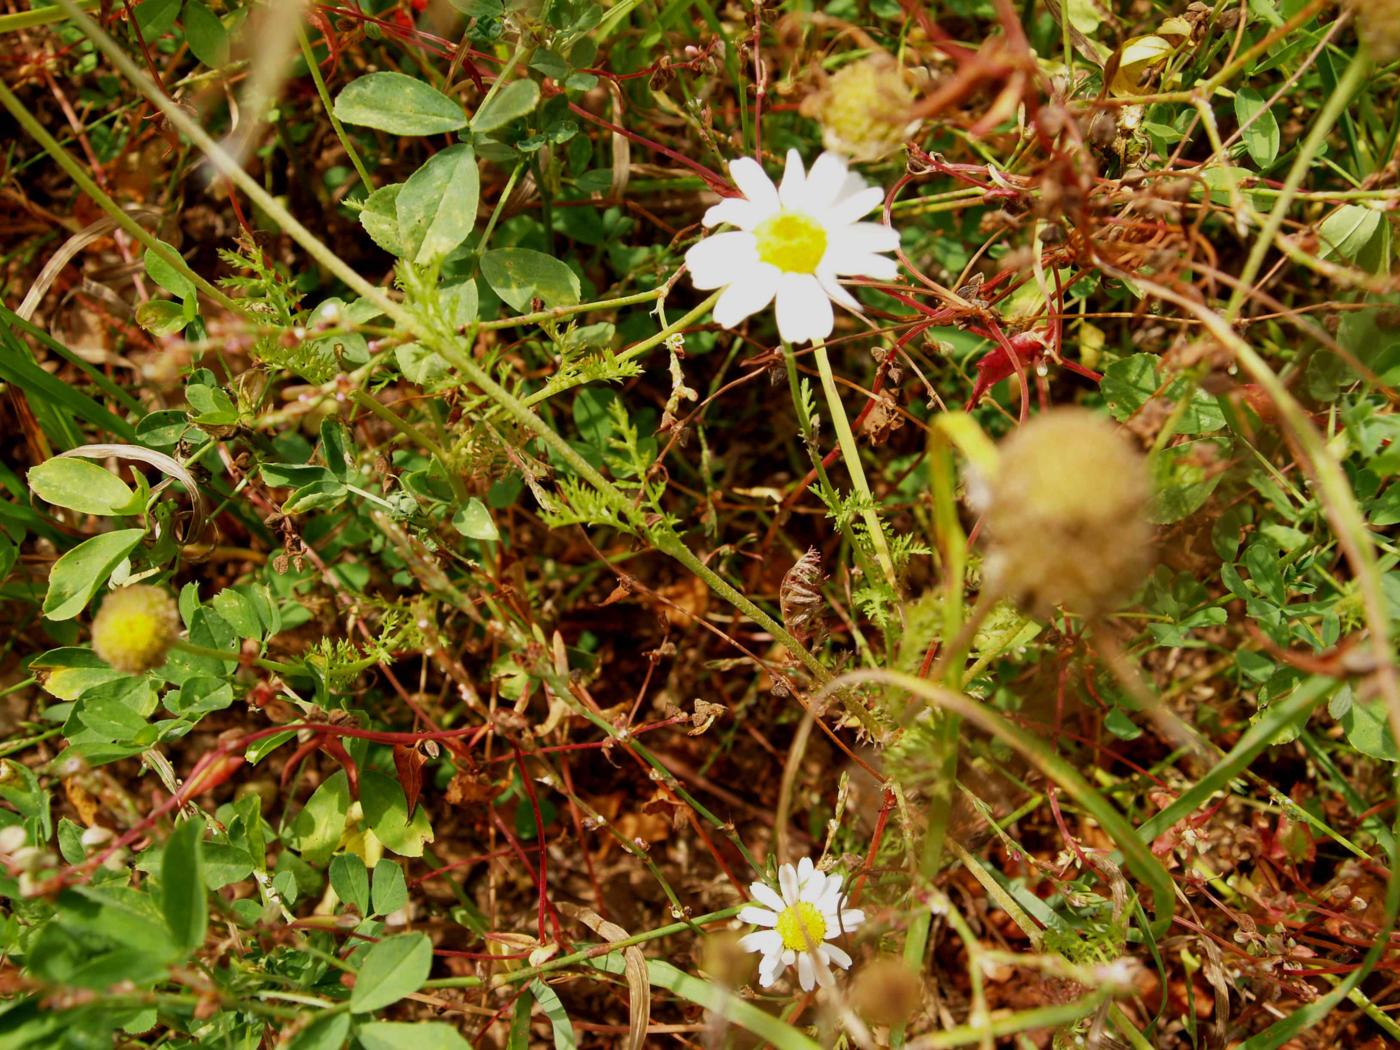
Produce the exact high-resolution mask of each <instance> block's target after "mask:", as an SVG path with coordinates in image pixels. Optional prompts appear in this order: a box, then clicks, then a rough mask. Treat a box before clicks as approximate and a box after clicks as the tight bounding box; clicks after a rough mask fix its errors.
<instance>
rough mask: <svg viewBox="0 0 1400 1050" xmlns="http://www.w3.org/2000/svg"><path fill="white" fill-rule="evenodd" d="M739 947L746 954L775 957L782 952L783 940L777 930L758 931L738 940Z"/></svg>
mask: <svg viewBox="0 0 1400 1050" xmlns="http://www.w3.org/2000/svg"><path fill="white" fill-rule="evenodd" d="M739 947H740V948H742V949H743V950H744V951H746V952H762V953H763V954H764V955H777V954H778V953H779V952H781V951H782V950H783V938H782V937H781V936H780V935H779V934H778V931H777V930H758V931H756V932H754V933H749V934H745V935H744V936H743V937H740V938H739Z"/></svg>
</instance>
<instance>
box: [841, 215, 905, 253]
mask: <svg viewBox="0 0 1400 1050" xmlns="http://www.w3.org/2000/svg"><path fill="white" fill-rule="evenodd" d="M826 239H827V251H830V252H836V253H839V254H840V255H843V256H844V255H850V254H854V253H856V252H892V251H894V250H895V249H896V248H898V247H899V231H898V230H896V229H894V228H893V227H891V226H886V225H884V224H883V223H878V222H853V223H851V224H850V225H849V226H838V227H836V228H835V229H831V230H828V231H827V233H826Z"/></svg>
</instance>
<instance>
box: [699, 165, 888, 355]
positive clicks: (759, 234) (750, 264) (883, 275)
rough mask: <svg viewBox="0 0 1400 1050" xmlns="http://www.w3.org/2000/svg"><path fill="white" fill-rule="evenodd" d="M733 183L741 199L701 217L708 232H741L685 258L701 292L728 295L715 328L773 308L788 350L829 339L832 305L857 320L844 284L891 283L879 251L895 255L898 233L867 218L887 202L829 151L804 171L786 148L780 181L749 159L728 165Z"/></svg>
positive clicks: (856, 306)
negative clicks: (852, 280)
mask: <svg viewBox="0 0 1400 1050" xmlns="http://www.w3.org/2000/svg"><path fill="white" fill-rule="evenodd" d="M729 175H730V178H732V179H733V180H734V185H735V186H737V187H738V188H739V191H740V192H741V193H742V194H743V196H742V197H730V198H729V199H727V200H723V201H720V203H718V204H716V205H715V206H714V207H712V208H711V209H710V210H709V211H707V212H706V213H705V219H704V223H705V225H706V226H718V225H719V224H720V223H727V224H728V225H730V226H733V227H735V229H733V230H731V231H727V232H725V233H717V234H714V235H712V236H710V237H706V238H705V239H704V240H702V241H701V242H700V243H699V244H697V245H695V247H693V248H691V249H690V251H688V252H686V254H685V264H686V267H687V269H689V270H690V278H691V280H692V281H693V282H694V284H695V287H696V288H700V289H706V290H708V289H711V288H723V289H724V293H723V294H722V295H721V296H720V297H719V301H718V302H716V303H715V312H714V317H715V320H716V321H717V322H718V323H719V324H721V325H723V326H724V327H725V328H733V327H734V326H735V325H737V324H738V323H739V322H740V321H742V320H743V319H744V318H745V317H748V316H749V315H750V314H755V313H757V312H758V311H760V310H762V309H764V308H765V307H766V306H767V305H768V304H769V303H771V302H774V301H775V300H776V302H777V314H778V334H779V335H781V336H782V337H783V339H784V341H786V342H789V343H806V342H811V341H812V340H814V339H825V338H826V337H827V336H829V335H830V334H831V329H832V326H833V325H834V324H835V318H834V316H833V315H832V310H831V304H832V302H833V301H835V302H837V303H840V304H841V305H842V306H844V307H845V308H846V309H848V310H852V311H855V312H856V313H859V312H860V303H858V302H857V301H856V299H855V297H854V296H852V295H851V293H850V292H848V291H846V289H845V288H843V287H841V285H840V284H839V283H838V282H837V278H838V277H842V276H844V277H872V278H875V279H876V280H882V281H888V280H893V279H894V277H895V276H896V275H897V274H898V272H899V266H898V264H897V263H896V262H895V261H894V260H893V259H891V258H889V257H888V256H885V255H882V254H881V253H882V252H889V251H893V250H894V249H895V248H898V247H899V233H898V232H897V231H895V230H894V229H892V228H890V227H889V226H885V225H883V224H881V223H878V222H861V221H860V219H861V217H862V216H864V215H866V214H868V213H869V212H870V211H872V210H873V209H874V208H876V207H878V206H879V204H880V202H881V201H882V200H884V196H885V193H884V190H882V189H880V187H878V186H867V185H866V183H865V180H864V179H862V178H861V177H860V176H859V175H857V174H855V173H854V172H852V171H850V170H848V169H847V167H846V161H845V159H844V158H843V157H841V156H840V155H839V154H836V153H823V154H822V155H821V156H820V157H818V158H817V159H816V161H815V162H814V163H813V164H812V170H811V171H804V170H803V167H802V158H801V156H800V155H799V154H798V152H797V150H795V149H794V150H788V155H787V168H786V170H784V172H783V180H782V183H781V184H780V185H778V186H774V185H773V181H772V180H771V179H770V178H769V177H768V176H767V175H766V174H764V171H763V168H762V167H761V166H760V165H759V163H758V162H757V161H756V160H753V159H752V158H750V157H741V158H739V159H738V160H735V161H731V162H730V165H729Z"/></svg>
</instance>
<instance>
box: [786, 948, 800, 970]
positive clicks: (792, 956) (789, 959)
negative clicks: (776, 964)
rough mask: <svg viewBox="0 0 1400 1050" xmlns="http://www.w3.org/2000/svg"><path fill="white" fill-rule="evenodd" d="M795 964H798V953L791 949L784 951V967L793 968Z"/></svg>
mask: <svg viewBox="0 0 1400 1050" xmlns="http://www.w3.org/2000/svg"><path fill="white" fill-rule="evenodd" d="M795 962H797V953H796V952H795V951H793V950H792V949H791V948H786V949H784V951H783V965H784V966H791V965H792V964H793V963H795Z"/></svg>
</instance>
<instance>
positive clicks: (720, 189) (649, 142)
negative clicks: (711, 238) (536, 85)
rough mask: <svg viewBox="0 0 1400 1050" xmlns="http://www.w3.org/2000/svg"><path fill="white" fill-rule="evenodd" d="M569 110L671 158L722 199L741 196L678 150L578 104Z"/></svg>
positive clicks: (570, 105)
mask: <svg viewBox="0 0 1400 1050" xmlns="http://www.w3.org/2000/svg"><path fill="white" fill-rule="evenodd" d="M569 109H571V110H572V111H573V112H574V113H576V114H578V115H579V116H580V117H582V118H583V119H584V120H587V121H591V122H592V123H594V124H597V125H598V126H599V127H600V128H606V129H607V130H609V131H611V132H613V133H614V134H616V135H621V136H623V137H624V138H626V139H629V140H631V141H632V142H635V143H637V145H639V146H645V147H646V148H647V149H649V150H653V151H654V152H656V153H660V154H661V155H662V156H664V157H669V158H670V159H671V160H673V161H675V162H676V163H677V164H683V165H685V166H686V167H687V168H689V169H690V170H691V171H693V172H695V174H697V175H699V176H700V177H701V178H702V179H704V180H705V183H706V185H708V186H709V187H710V189H712V190H714V191H715V192H716V193H718V194H719V195H720V196H721V197H738V196H739V195H740V194H739V191H738V190H737V189H735V188H734V187H733V186H732V185H730V184H729V182H728V181H727V180H725V179H723V178H721V177H720V176H719V175H716V174H715V173H714V172H713V171H711V170H710V169H709V168H707V167H705V165H703V164H701V163H700V162H699V161H695V160H691V159H690V158H689V157H687V156H686V155H685V154H683V153H678V152H677V151H676V150H673V149H672V148H671V147H670V146H663V145H662V144H661V143H659V142H656V141H655V140H653V139H649V138H646V137H645V136H643V135H638V134H637V133H636V132H635V131H629V130H628V129H627V128H624V127H622V126H621V125H620V124H614V123H613V122H612V121H610V120H605V119H604V118H602V117H600V116H598V115H596V114H594V113H590V112H589V111H588V110H586V109H584V108H583V107H582V106H580V105H579V104H578V103H576V102H570V103H569Z"/></svg>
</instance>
